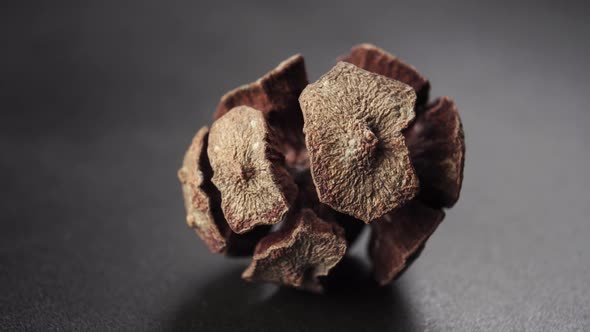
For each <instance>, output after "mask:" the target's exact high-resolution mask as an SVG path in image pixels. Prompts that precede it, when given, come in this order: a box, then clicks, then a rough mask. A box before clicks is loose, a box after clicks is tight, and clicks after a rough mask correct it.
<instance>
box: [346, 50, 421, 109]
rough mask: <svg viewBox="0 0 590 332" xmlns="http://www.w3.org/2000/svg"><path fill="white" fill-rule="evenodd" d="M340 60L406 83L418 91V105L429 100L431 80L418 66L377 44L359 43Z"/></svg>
mask: <svg viewBox="0 0 590 332" xmlns="http://www.w3.org/2000/svg"><path fill="white" fill-rule="evenodd" d="M339 60H340V61H345V62H348V63H352V64H353V65H355V66H357V67H360V68H362V69H365V70H368V71H370V72H373V73H376V74H379V75H383V76H386V77H389V78H392V79H394V80H397V81H400V82H403V83H406V84H407V85H409V86H411V87H412V88H414V90H415V91H416V96H417V98H416V105H418V106H420V105H422V104H424V103H426V101H428V93H429V91H430V82H428V80H427V79H426V78H425V77H424V76H422V75H420V73H418V71H416V68H414V67H413V66H411V65H408V64H406V63H405V62H403V61H401V60H400V59H399V58H397V57H396V56H394V55H392V54H390V53H388V52H386V51H384V50H382V49H380V48H379V47H377V46H375V45H371V44H361V45H357V46H355V47H353V48H352V50H351V51H350V53H349V54H347V55H345V56H342V57H340V59H339Z"/></svg>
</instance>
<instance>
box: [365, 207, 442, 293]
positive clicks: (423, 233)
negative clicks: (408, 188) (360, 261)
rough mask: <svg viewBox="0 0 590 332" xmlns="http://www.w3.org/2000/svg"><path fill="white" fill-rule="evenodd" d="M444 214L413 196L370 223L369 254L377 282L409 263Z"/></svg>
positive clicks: (382, 280)
mask: <svg viewBox="0 0 590 332" xmlns="http://www.w3.org/2000/svg"><path fill="white" fill-rule="evenodd" d="M444 216H445V213H444V212H443V210H441V209H433V208H430V207H428V206H426V205H425V204H424V203H422V202H420V201H418V200H414V201H412V202H410V203H408V204H407V205H405V206H404V207H402V208H400V209H398V210H397V211H395V212H393V213H391V214H387V215H385V216H383V217H382V218H380V219H378V220H375V221H374V222H373V223H372V224H371V227H372V228H373V233H372V234H371V240H370V242H369V254H370V256H371V259H372V260H373V266H374V269H375V276H376V278H377V281H378V282H379V284H381V285H385V284H388V283H390V282H391V281H392V280H393V279H395V278H396V277H397V276H398V275H399V274H400V273H401V272H403V271H404V270H405V268H407V267H408V266H409V264H410V263H411V262H412V261H413V260H414V259H415V258H416V257H417V255H418V254H419V253H420V251H421V250H422V248H423V246H424V244H425V243H426V240H428V238H429V237H430V235H432V233H434V231H435V230H436V228H437V227H438V225H439V224H440V223H441V222H442V220H443V218H444Z"/></svg>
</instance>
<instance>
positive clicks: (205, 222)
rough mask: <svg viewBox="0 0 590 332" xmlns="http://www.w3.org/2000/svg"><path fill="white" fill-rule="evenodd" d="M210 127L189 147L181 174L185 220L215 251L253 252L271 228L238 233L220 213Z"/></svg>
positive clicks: (198, 134)
mask: <svg viewBox="0 0 590 332" xmlns="http://www.w3.org/2000/svg"><path fill="white" fill-rule="evenodd" d="M208 135H209V128H207V127H203V128H201V129H200V130H199V131H198V132H197V134H196V135H195V137H194V138H193V140H192V144H191V145H190V147H189V148H188V150H187V152H186V154H185V156H184V160H183V163H182V167H181V168H180V170H179V171H178V178H179V180H180V182H181V184H182V191H183V196H184V203H185V207H186V213H187V215H186V221H187V224H188V225H189V227H191V228H193V229H194V230H195V232H196V233H197V235H198V236H199V237H200V238H201V239H202V240H203V242H205V245H206V246H207V248H209V250H210V251H211V252H213V253H224V254H227V255H230V256H243V255H251V254H252V252H253V251H254V247H255V246H256V243H257V242H258V240H259V239H260V238H261V237H262V236H264V235H266V233H268V231H269V229H268V228H262V227H261V228H257V229H255V230H254V231H253V232H251V233H248V234H244V235H238V234H235V233H233V232H232V231H231V229H230V228H229V226H228V225H227V222H226V220H225V218H224V217H223V214H222V213H221V206H220V197H219V191H218V190H217V188H215V186H214V185H213V183H211V176H212V170H211V166H210V164H209V159H208V158H207V154H206V151H207V140H208Z"/></svg>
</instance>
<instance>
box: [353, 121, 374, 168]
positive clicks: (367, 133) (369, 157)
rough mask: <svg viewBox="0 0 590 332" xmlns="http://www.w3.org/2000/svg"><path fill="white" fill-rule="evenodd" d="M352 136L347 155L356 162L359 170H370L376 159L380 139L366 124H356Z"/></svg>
mask: <svg viewBox="0 0 590 332" xmlns="http://www.w3.org/2000/svg"><path fill="white" fill-rule="evenodd" d="M351 134H352V138H351V139H350V140H349V141H348V149H347V151H346V154H347V155H348V156H350V157H352V158H353V159H354V160H355V161H356V163H357V166H358V167H359V168H362V169H368V168H370V167H371V164H372V163H373V160H374V159H375V154H376V152H377V145H378V144H379V138H378V137H377V135H375V133H374V132H373V130H371V128H370V127H369V126H368V125H367V124H366V123H356V124H355V125H354V126H353V130H352V133H351Z"/></svg>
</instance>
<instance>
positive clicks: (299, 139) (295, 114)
mask: <svg viewBox="0 0 590 332" xmlns="http://www.w3.org/2000/svg"><path fill="white" fill-rule="evenodd" d="M307 83H308V81H307V73H306V71H305V61H304V59H303V56H302V55H301V54H296V55H293V56H292V57H290V58H288V59H287V60H285V61H283V62H281V63H280V64H279V65H278V66H277V67H276V68H274V69H273V70H271V71H270V72H268V73H267V74H265V75H264V76H262V77H261V78H260V79H258V80H256V81H255V82H252V83H250V84H246V85H242V86H240V87H238V88H236V89H234V90H232V91H229V92H228V93H226V94H225V95H224V96H223V97H221V100H220V102H219V105H218V106H217V111H216V112H215V115H214V118H215V119H218V118H220V117H221V116H223V115H224V114H226V113H227V112H229V110H231V109H232V108H234V107H237V106H250V107H252V108H255V109H257V110H259V111H261V112H262V113H263V114H264V116H265V117H266V119H267V120H268V123H269V125H270V126H271V127H273V128H274V130H275V134H276V135H277V136H278V138H279V139H278V141H279V143H280V144H279V145H278V146H277V147H278V148H279V149H280V150H281V152H282V153H283V154H284V155H285V158H286V162H287V164H288V165H296V164H299V163H301V162H304V161H302V159H304V158H305V157H306V156H305V145H304V141H303V132H302V129H303V116H302V115H301V109H300V108H299V102H298V101H297V98H299V95H300V94H301V91H303V89H304V88H305V87H306V86H307ZM301 154H303V155H301Z"/></svg>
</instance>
